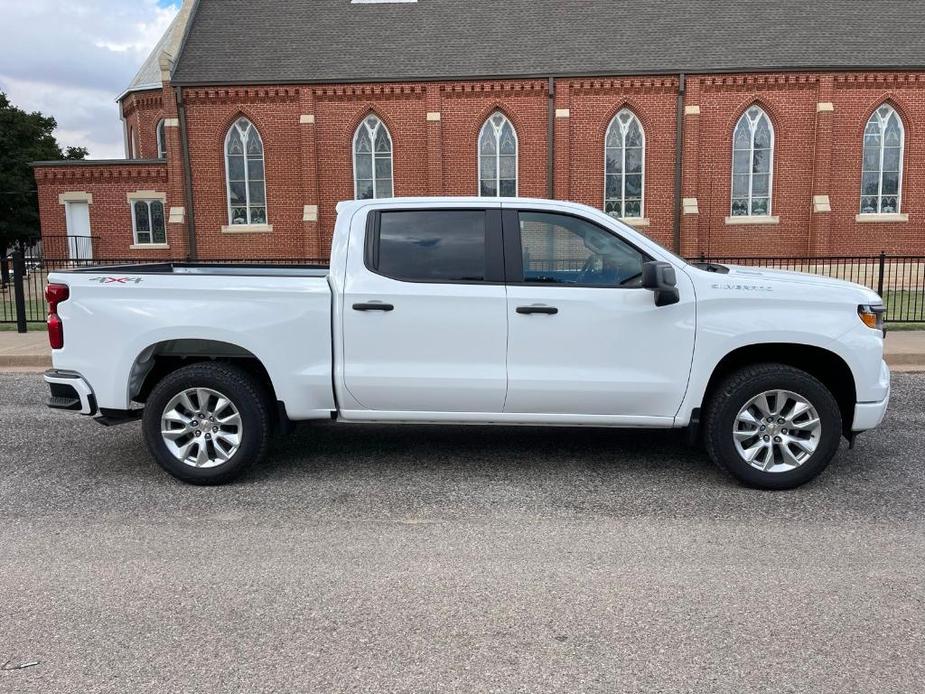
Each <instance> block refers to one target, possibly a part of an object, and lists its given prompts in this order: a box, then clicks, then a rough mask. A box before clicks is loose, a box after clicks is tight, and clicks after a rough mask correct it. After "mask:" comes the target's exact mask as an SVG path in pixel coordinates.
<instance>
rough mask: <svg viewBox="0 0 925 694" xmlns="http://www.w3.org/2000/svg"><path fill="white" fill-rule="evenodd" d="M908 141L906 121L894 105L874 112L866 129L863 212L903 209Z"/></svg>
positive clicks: (862, 168)
mask: <svg viewBox="0 0 925 694" xmlns="http://www.w3.org/2000/svg"><path fill="white" fill-rule="evenodd" d="M904 140H905V133H904V129H903V122H902V120H900V118H899V114H898V113H896V110H895V109H894V108H893V107H892V106H889V105H887V104H884V105H883V106H881V107H880V108H878V109H877V110H876V111H874V114H873V115H872V116H871V117H870V120H868V121H867V127H866V128H864V160H863V165H862V167H861V214H877V213H882V214H890V213H895V212H899V210H900V201H901V195H902V178H903V176H902V171H903V146H904V144H905V143H904Z"/></svg>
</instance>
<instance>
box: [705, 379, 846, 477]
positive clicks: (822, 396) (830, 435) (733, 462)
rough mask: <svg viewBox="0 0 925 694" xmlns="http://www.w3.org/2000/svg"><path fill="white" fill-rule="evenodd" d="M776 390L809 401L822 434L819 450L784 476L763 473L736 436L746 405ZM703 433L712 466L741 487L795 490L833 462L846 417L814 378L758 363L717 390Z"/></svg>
mask: <svg viewBox="0 0 925 694" xmlns="http://www.w3.org/2000/svg"><path fill="white" fill-rule="evenodd" d="M775 389H780V390H788V391H792V392H794V393H797V394H799V395H801V396H803V397H804V398H806V399H807V400H809V402H810V403H811V404H812V406H813V407H814V408H815V410H816V413H817V414H818V415H819V421H820V423H821V427H822V430H821V433H820V435H819V441H818V444H817V446H816V450H815V451H814V452H813V453H812V455H811V456H810V458H809V459H808V460H806V462H804V463H803V464H802V465H800V466H799V467H796V468H794V469H792V470H788V471H784V472H765V471H763V470H759V469H757V468H755V467H753V466H752V465H750V464H749V463H748V462H746V461H745V460H744V459H743V458H742V457H741V456H740V455H739V452H738V451H737V450H736V445H735V441H734V438H733V435H732V432H733V428H734V426H735V422H736V417H737V416H738V414H739V411H740V410H741V409H742V408H743V407H745V405H746V403H748V402H749V400H751V399H752V398H754V397H755V396H757V395H760V394H761V393H763V392H765V391H769V390H775ZM703 432H704V444H705V446H706V449H707V453H709V455H710V457H711V458H712V459H713V461H714V462H715V463H716V464H717V465H719V466H720V467H721V468H723V469H724V470H726V471H727V472H729V473H730V474H731V475H732V476H733V477H735V478H736V479H738V480H739V481H740V482H742V483H743V484H746V485H748V486H750V487H755V488H758V489H775V490H776V489H793V488H794V487H799V486H800V485H802V484H805V483H806V482H809V481H810V480H811V479H813V478H815V477H816V476H817V475H818V474H819V473H821V472H822V471H823V470H825V468H826V467H827V466H828V464H829V463H830V462H831V461H832V458H833V457H835V453H836V452H837V451H838V446H839V443H840V441H841V435H842V417H841V410H840V408H839V406H838V402H837V401H836V400H835V397H834V396H833V395H832V393H831V392H830V391H829V389H828V388H826V387H825V386H824V385H823V384H822V383H821V382H820V381H819V380H818V379H816V378H814V377H813V376H811V375H810V374H808V373H806V372H805V371H801V370H800V369H796V368H794V367H792V366H786V365H784V364H773V363H770V364H755V365H752V366H747V367H744V368H742V369H739V370H737V371H735V372H733V373H732V374H730V375H729V376H727V377H726V378H725V379H724V380H723V381H722V382H721V383H720V384H719V386H718V387H717V388H716V389H715V390H714V391H713V393H712V395H711V396H710V398H709V401H708V402H707V406H706V411H705V414H704V429H703Z"/></svg>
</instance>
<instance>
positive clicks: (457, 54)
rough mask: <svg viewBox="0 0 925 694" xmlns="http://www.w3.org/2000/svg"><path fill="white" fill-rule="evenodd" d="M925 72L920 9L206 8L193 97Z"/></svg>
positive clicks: (611, 2)
mask: <svg viewBox="0 0 925 694" xmlns="http://www.w3.org/2000/svg"><path fill="white" fill-rule="evenodd" d="M923 66H925V3H923V2H921V1H920V0H875V1H863V0H816V1H814V0H648V1H647V0H568V1H565V0H490V1H489V0H419V1H418V2H404V3H386V4H378V3H373V4H352V3H351V2H350V0H260V1H255V0H199V3H198V8H197V10H196V12H195V15H194V16H193V19H192V23H191V27H190V31H189V34H188V37H187V40H186V42H185V43H184V45H183V48H182V50H181V55H180V57H179V59H178V61H177V64H176V67H175V70H174V75H173V79H174V81H175V82H177V83H186V84H224V83H273V82H302V81H306V82H324V81H345V82H357V81H386V80H406V79H407V80H415V79H440V78H443V79H451V78H470V77H515V76H545V75H633V74H654V73H666V72H680V71H684V72H689V73H697V72H726V71H729V72H735V71H752V70H768V69H782V70H799V69H804V68H820V69H839V68H845V69H848V68H921V67H923Z"/></svg>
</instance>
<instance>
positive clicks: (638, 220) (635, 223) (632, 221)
mask: <svg viewBox="0 0 925 694" xmlns="http://www.w3.org/2000/svg"><path fill="white" fill-rule="evenodd" d="M619 219H620V221H621V222H623V223H624V224H626V225H628V226H631V227H647V226H650V225H651V224H652V223H651V222H650V221H649V218H648V217H620V218H619Z"/></svg>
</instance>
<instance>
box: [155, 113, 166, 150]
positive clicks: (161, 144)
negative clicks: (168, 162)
mask: <svg viewBox="0 0 925 694" xmlns="http://www.w3.org/2000/svg"><path fill="white" fill-rule="evenodd" d="M165 127H166V123H165V121H164V119H163V118H161V119H160V120H159V121H158V122H157V158H158V159H166V158H167V137H166V135H167V133H166V131H165Z"/></svg>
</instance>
